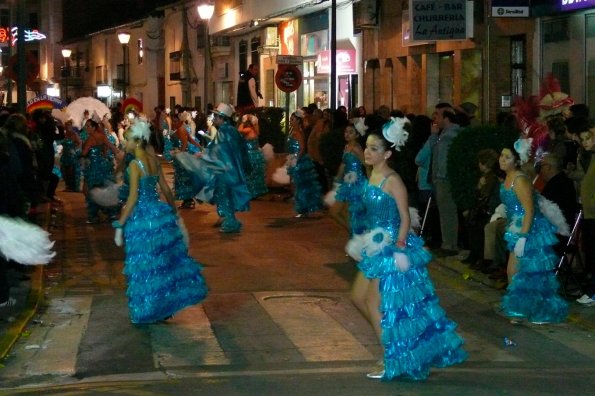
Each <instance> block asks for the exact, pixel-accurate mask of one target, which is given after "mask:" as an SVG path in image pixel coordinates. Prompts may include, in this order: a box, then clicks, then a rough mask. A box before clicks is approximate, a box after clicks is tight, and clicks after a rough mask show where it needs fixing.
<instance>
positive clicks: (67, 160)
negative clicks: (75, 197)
mask: <svg viewBox="0 0 595 396" xmlns="http://www.w3.org/2000/svg"><path fill="white" fill-rule="evenodd" d="M62 147H63V150H62V156H61V157H60V165H61V167H62V175H63V177H64V183H65V184H66V188H67V189H68V190H70V191H76V192H78V191H80V185H81V163H80V155H81V150H80V149H79V148H78V147H77V146H76V144H75V143H74V141H73V140H70V139H64V140H62Z"/></svg>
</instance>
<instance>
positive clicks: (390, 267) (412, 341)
mask: <svg viewBox="0 0 595 396" xmlns="http://www.w3.org/2000/svg"><path fill="white" fill-rule="evenodd" d="M385 181H386V179H384V180H383V181H382V183H381V184H380V185H379V186H375V185H372V184H370V183H368V182H366V186H365V188H364V192H363V201H364V204H365V206H366V210H367V229H368V232H372V235H374V241H375V242H378V239H383V238H387V239H389V240H388V241H386V242H388V245H387V246H386V247H385V248H384V249H382V250H381V251H380V252H379V253H377V254H375V255H372V256H369V257H368V256H366V255H365V254H362V260H361V261H360V262H359V264H358V267H359V269H360V270H361V271H362V273H363V274H364V275H365V276H366V277H367V278H368V279H372V278H379V280H380V282H379V283H380V284H379V288H380V296H381V303H380V312H381V313H382V320H381V327H382V344H383V346H384V370H385V374H384V377H383V380H391V379H393V378H400V377H402V378H410V379H414V380H423V379H425V378H427V377H428V375H429V373H430V367H432V366H435V367H446V366H450V365H453V364H457V363H461V362H463V361H464V360H465V359H466V358H467V353H466V352H465V351H464V350H463V348H462V345H463V339H462V338H461V337H460V336H459V335H458V334H457V333H456V332H455V329H456V327H457V324H456V323H455V322H453V321H451V320H450V319H448V318H447V317H446V315H445V312H444V310H443V309H442V308H441V307H440V305H439V300H438V297H437V296H436V293H435V290H434V285H433V283H432V280H431V279H430V275H429V273H428V269H427V264H428V263H429V262H430V260H431V259H432V256H431V254H430V253H429V252H428V251H427V250H425V249H424V248H423V245H424V241H423V240H422V239H421V238H420V237H418V236H416V235H414V234H412V233H409V235H408V236H407V248H406V249H399V248H397V246H396V245H395V243H396V240H397V237H398V234H399V225H400V223H401V219H400V216H399V211H398V209H397V204H396V202H395V200H394V199H393V197H392V196H391V195H389V194H387V193H386V192H384V191H382V186H383V185H384V183H385ZM383 234H384V235H383ZM395 252H401V253H404V254H405V255H407V257H408V258H409V261H410V267H409V269H408V270H407V271H405V272H400V271H399V270H397V269H396V267H395V264H394V259H393V253H395Z"/></svg>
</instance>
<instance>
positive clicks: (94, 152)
mask: <svg viewBox="0 0 595 396" xmlns="http://www.w3.org/2000/svg"><path fill="white" fill-rule="evenodd" d="M87 155H88V156H89V157H90V158H91V157H103V145H102V144H99V145H97V146H93V147H91V148H90V149H89V152H88V154H87Z"/></svg>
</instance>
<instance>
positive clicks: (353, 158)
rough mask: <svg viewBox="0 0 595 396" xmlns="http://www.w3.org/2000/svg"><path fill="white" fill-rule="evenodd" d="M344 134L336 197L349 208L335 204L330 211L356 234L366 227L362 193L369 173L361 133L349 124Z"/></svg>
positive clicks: (351, 232) (352, 233)
mask: <svg viewBox="0 0 595 396" xmlns="http://www.w3.org/2000/svg"><path fill="white" fill-rule="evenodd" d="M344 135H345V142H346V144H345V148H344V150H343V163H342V164H341V166H340V167H339V171H338V172H337V177H336V182H335V183H336V184H338V186H337V187H336V195H335V199H336V200H337V201H339V202H345V203H346V204H347V208H344V205H333V206H331V208H330V213H331V215H332V216H333V217H334V218H335V219H336V220H337V221H338V222H339V223H340V224H342V225H344V226H348V227H349V232H350V235H354V234H361V233H362V232H363V231H364V230H365V229H366V225H365V213H366V208H365V206H364V202H363V199H362V198H363V197H362V193H363V189H364V186H365V185H366V179H367V175H366V173H365V168H364V150H363V149H362V147H361V146H360V144H359V142H358V139H359V136H360V135H359V133H358V132H357V131H356V129H355V127H354V126H353V125H348V126H347V127H345V132H344ZM345 209H346V210H345ZM345 212H347V213H348V218H349V219H348V221H346V220H345V219H344V217H345V215H344V213H345Z"/></svg>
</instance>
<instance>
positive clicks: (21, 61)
mask: <svg viewBox="0 0 595 396" xmlns="http://www.w3.org/2000/svg"><path fill="white" fill-rule="evenodd" d="M26 6H27V1H26V0H20V1H19V2H18V9H17V26H18V29H19V30H18V32H19V36H18V38H17V59H18V61H17V64H18V81H17V96H18V109H19V112H21V113H25V110H26V108H27V86H26V81H25V80H26V78H27V74H26V69H25V67H26V65H25V10H26Z"/></svg>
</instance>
